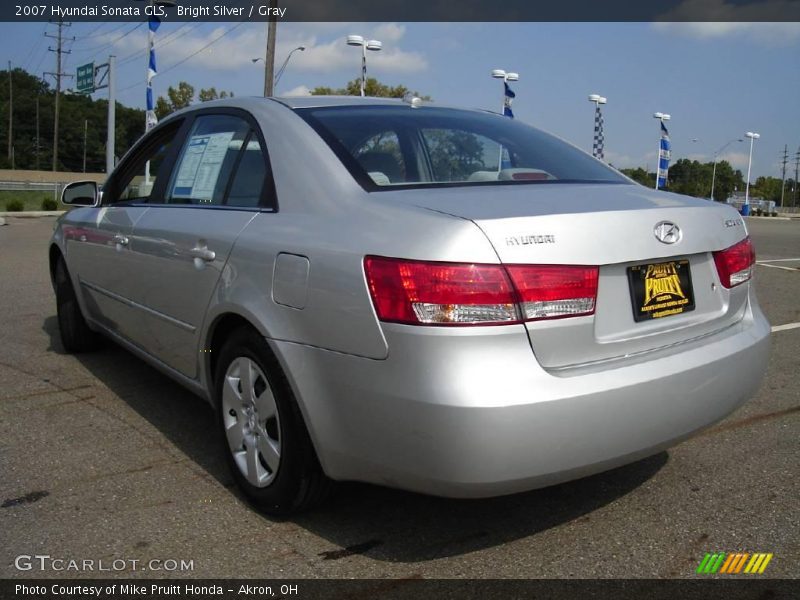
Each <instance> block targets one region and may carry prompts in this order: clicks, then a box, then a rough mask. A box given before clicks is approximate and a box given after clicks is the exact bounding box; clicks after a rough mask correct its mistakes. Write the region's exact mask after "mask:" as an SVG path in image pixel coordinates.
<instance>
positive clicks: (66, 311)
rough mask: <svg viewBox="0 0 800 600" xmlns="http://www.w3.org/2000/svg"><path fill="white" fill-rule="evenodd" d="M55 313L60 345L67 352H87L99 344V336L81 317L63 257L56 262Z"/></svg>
mask: <svg viewBox="0 0 800 600" xmlns="http://www.w3.org/2000/svg"><path fill="white" fill-rule="evenodd" d="M55 281H56V285H55V287H56V313H57V315H58V331H59V334H60V336H61V345H62V346H64V350H66V351H67V352H69V353H79V352H89V351H91V350H94V349H96V348H97V347H98V346H99V345H100V341H101V339H100V336H99V335H98V334H97V333H95V332H94V331H92V330H91V329H89V325H87V323H86V319H84V318H83V314H82V313H81V307H80V305H79V304H78V298H77V296H76V295H75V289H74V288H73V287H72V280H71V279H70V277H69V273H68V272H67V265H66V264H64V259H63V258H59V259H58V262H57V263H56V271H55Z"/></svg>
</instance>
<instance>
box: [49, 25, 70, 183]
mask: <svg viewBox="0 0 800 600" xmlns="http://www.w3.org/2000/svg"><path fill="white" fill-rule="evenodd" d="M69 26H70V24H69V23H64V21H59V22H58V33H57V34H56V35H52V34H49V33H45V34H44V35H45V37H49V38H53V39H54V40H57V45H56V47H55V49H53V48H50V47H48V48H47V49H48V50H49V51H50V52H55V53H56V72H55V73H45V75H52V76H53V77H54V78H55V80H56V103H55V104H56V105H55V117H54V119H53V121H54V123H53V171H57V170H58V116H59V101H60V98H61V78H62V77H72V75H69V74H67V73H62V72H61V55H62V54H70V52H71V51H70V50H64V47H63V46H64V41H65V40H64V35H63V29H64V27H69ZM69 39H70V40H72V41H74V40H75V38H69Z"/></svg>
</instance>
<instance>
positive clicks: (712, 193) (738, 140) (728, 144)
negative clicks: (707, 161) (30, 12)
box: [711, 139, 744, 202]
mask: <svg viewBox="0 0 800 600" xmlns="http://www.w3.org/2000/svg"><path fill="white" fill-rule="evenodd" d="M741 141H744V140H742V139H733V140H730V141H729V142H726V143H725V145H724V146H722V148H720V149H719V150H717V151H716V152H714V168H713V169H712V170H711V201H712V202H713V201H714V180H715V179H716V178H717V161H718V160H719V155H720V154H722V151H723V150H725V148H727V147H728V146H730V145H731V144H732V143H733V142H741Z"/></svg>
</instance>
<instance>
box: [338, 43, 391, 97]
mask: <svg viewBox="0 0 800 600" xmlns="http://www.w3.org/2000/svg"><path fill="white" fill-rule="evenodd" d="M347 45H348V46H361V97H362V98H363V97H364V96H366V89H367V50H371V51H372V52H379V51H380V50H381V48H383V44H382V43H381V42H379V41H378V40H367V39H364V37H363V36H361V35H348V36H347Z"/></svg>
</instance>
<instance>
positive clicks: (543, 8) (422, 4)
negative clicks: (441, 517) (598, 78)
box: [0, 0, 800, 22]
mask: <svg viewBox="0 0 800 600" xmlns="http://www.w3.org/2000/svg"><path fill="white" fill-rule="evenodd" d="M150 4H151V2H150V0H38V1H37V0H3V2H1V3H0V20H2V21H17V22H22V21H58V20H64V21H70V22H79V21H131V22H132V21H141V20H143V19H146V18H147V17H148V16H149V15H150V14H151V13H155V15H156V16H159V18H161V19H162V20H164V21H173V22H191V21H209V22H214V21H225V22H232V21H267V20H269V19H270V18H276V19H277V20H279V21H362V22H366V21H406V22H415V21H416V22H420V21H439V22H447V21H460V22H470V21H475V22H486V21H496V22H501V21H531V22H532V21H551V22H552V21H576V22H577V21H581V22H585V21H595V22H612V21H613V22H619V21H629V22H632V21H718V22H737V21H738V22H766V21H784V22H786V21H800V0H640V1H638V2H631V0H603V1H599V0H560V1H558V2H542V1H539V0H503V1H501V2H489V1H487V0H278V1H277V9H276V10H277V13H271V12H270V11H271V4H270V1H269V0H171V1H165V0H155V6H150ZM170 5H171V6H170Z"/></svg>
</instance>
